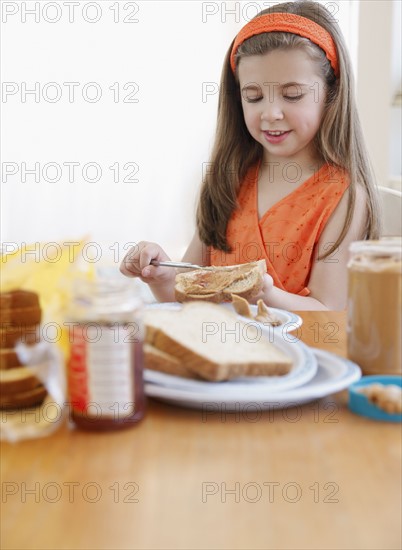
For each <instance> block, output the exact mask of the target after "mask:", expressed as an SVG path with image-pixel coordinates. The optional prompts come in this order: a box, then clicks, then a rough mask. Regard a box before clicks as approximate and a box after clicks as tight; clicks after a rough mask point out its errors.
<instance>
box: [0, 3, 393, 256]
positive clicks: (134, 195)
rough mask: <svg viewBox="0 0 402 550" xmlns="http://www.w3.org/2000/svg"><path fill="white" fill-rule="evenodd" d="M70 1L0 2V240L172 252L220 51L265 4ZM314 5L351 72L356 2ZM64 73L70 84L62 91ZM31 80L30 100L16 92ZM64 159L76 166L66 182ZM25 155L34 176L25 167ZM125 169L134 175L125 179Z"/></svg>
mask: <svg viewBox="0 0 402 550" xmlns="http://www.w3.org/2000/svg"><path fill="white" fill-rule="evenodd" d="M75 3H76V4H79V5H77V6H73V4H74V2H71V1H67V0H66V1H65V2H63V1H55V2H47V1H42V2H33V1H27V2H20V1H18V2H17V1H16V2H5V1H2V2H1V4H2V6H1V7H2V39H1V46H2V52H1V62H2V75H1V76H2V83H3V84H2V87H3V88H2V89H3V94H2V103H1V109H2V128H1V133H2V136H1V137H2V150H1V153H2V159H1V161H2V184H1V185H2V189H1V198H2V222H1V239H2V241H3V242H6V243H10V242H11V243H16V245H18V246H20V245H21V244H22V243H24V242H25V243H33V242H39V241H40V242H46V241H47V242H49V241H59V242H63V241H74V240H79V239H81V238H83V237H84V236H85V237H87V238H88V239H89V240H91V241H95V242H98V243H101V245H102V247H103V249H104V251H105V253H106V254H107V251H108V249H110V247H112V248H113V250H114V252H115V251H116V249H118V250H119V254H123V253H124V247H125V245H127V243H130V242H138V241H139V240H154V241H157V242H159V243H160V244H161V245H162V246H163V247H164V248H165V249H166V251H167V252H168V253H169V254H170V255H171V257H172V258H179V257H181V255H182V253H183V251H184V250H185V248H186V246H187V244H188V242H189V240H190V238H191V236H192V233H193V230H194V213H195V206H196V199H197V193H198V190H199V186H200V182H201V178H202V173H203V167H204V168H205V163H207V162H208V157H209V152H210V148H211V145H212V140H213V133H214V128H215V119H216V111H217V100H218V95H217V93H216V92H217V87H218V83H219V80H220V73H221V66H222V62H223V58H224V55H225V53H226V51H227V49H228V47H229V44H230V42H231V40H232V39H233V37H234V36H235V34H236V33H237V32H238V30H239V29H240V28H241V27H242V26H243V25H244V24H245V23H246V22H247V21H248V20H249V19H250V18H251V17H253V16H254V15H255V14H256V13H257V10H258V9H264V8H265V7H268V6H269V5H272V4H273V3H276V2H265V1H264V2H200V1H189V2H186V1H165V2H162V1H142V2H141V1H139V2H126V1H124V0H121V1H120V2H116V1H115V2H110V1H100V0H98V1H97V2H86V1H81V2H75ZM322 3H323V4H325V5H327V6H329V8H330V9H332V10H333V11H334V13H336V15H337V17H338V19H339V24H340V26H341V28H342V30H343V32H344V34H345V38H346V41H347V44H348V47H349V49H350V53H351V56H352V61H353V64H354V68H355V71H356V73H358V67H356V64H357V60H358V59H359V56H358V53H359V52H358V30H359V4H361V3H360V2H357V1H356V0H353V1H351V2H349V1H346V0H343V1H341V2H340V3H338V2H329V1H327V2H322ZM380 4H381V2H380ZM397 4H399V5H400V2H399V1H398V2H397ZM383 5H384V4H383ZM73 8H74V11H73ZM35 10H36V11H35ZM231 10H232V11H231ZM14 11H15V13H13V12H14ZM32 11H34V13H30V12H32ZM373 18H374V19H375V20H378V16H377V15H376V14H375V13H374V12H373ZM56 19H59V20H58V21H55V20H56ZM70 19H73V20H72V21H70ZM95 19H99V20H98V21H96V22H90V21H94V20H95ZM125 19H126V21H125ZM132 20H136V22H130V21H132ZM50 21H53V22H50ZM359 55H361V52H360V54H359ZM399 63H400V61H399ZM394 66H395V61H394ZM394 73H395V70H394ZM399 78H400V69H399V74H398V68H397V69H396V76H395V74H394V75H393V79H394V81H395V80H398V79H399ZM65 82H70V83H73V82H75V83H79V84H78V85H77V86H76V87H75V88H74V97H72V93H73V92H72V90H71V88H70V95H69V88H68V86H67V85H64V84H63V83H65ZM35 83H38V84H35ZM49 83H56V84H57V86H58V88H57V86H54V85H53V84H51V85H50V86H49ZM88 83H96V84H97V88H98V91H99V90H100V91H101V94H102V95H101V99H100V100H99V101H97V102H90V101H89V100H88V98H89V99H90V98H93V97H95V93H96V88H95V87H94V86H91V87H89V88H87V89H85V88H84V87H85V85H87V84H88ZM115 83H117V85H116V84H115ZM127 83H135V85H134V84H133V85H128V87H127V89H124V86H125V85H126V84H127ZM113 85H115V88H114V90H111V89H110V87H111V86H113ZM35 86H36V89H37V91H38V92H37V95H36V96H35V94H33V93H31V94H29V93H28V94H26V95H25V93H24V89H27V90H34V89H35ZM70 86H72V85H70ZM117 86H118V87H119V93H117ZM24 87H25V88H24ZM38 87H39V88H38ZM137 87H138V91H136V90H137ZM58 89H59V90H61V92H62V95H61V97H60V98H59V99H58V100H57V101H52V100H53V98H55V94H56V93H57V90H58ZM85 91H86V95H85V96H84V97H83V93H85ZM4 92H6V93H4ZM7 92H9V93H7ZM10 92H15V93H10ZM132 92H136V93H135V94H132V95H131V97H130V93H132ZM208 92H209V93H208ZM70 98H71V100H72V101H71V102H70ZM85 98H86V99H85ZM130 99H131V101H132V100H138V101H137V102H127V100H130ZM387 108H388V107H387ZM398 112H399V113H400V111H398ZM363 122H364V121H363ZM66 162H70V163H71V162H75V163H79V166H77V167H76V168H75V171H74V176H73V178H72V179H73V181H69V176H70V178H71V172H69V170H68V167H67V166H63V163H66ZM393 162H394V161H393ZM399 162H400V161H399ZM38 163H39V166H38ZM49 163H51V164H50V165H49V166H48V167H46V165H48V164H49ZM52 163H56V164H57V165H58V166H59V167H60V172H59V174H58V173H57V171H56V169H55V167H54V165H53V164H52ZM88 163H96V164H97V165H98V170H99V168H100V170H101V172H99V171H98V176H100V179H99V181H97V182H90V181H86V180H88V179H92V178H95V177H96V175H97V173H96V171H95V169H94V168H89V169H88V171H85V169H84V167H85V165H88ZM116 163H118V166H119V171H120V174H119V181H114V177H115V172H114V171H113V170H112V169H111V168H110V167H111V166H112V165H115V166H116ZM126 163H133V164H131V165H129V166H126V169H125V168H124V166H125V165H126ZM35 164H36V166H37V169H38V170H39V173H38V175H37V176H36V175H35V174H33V173H26V174H24V170H25V168H26V169H27V170H33V169H34V168H35ZM394 165H395V166H396V168H395V169H394V168H392V167H391V168H390V171H391V172H392V170H394V171H397V170H400V168H399V167H398V166H397V165H396V164H395V162H394ZM135 166H137V167H138V172H137V173H135V174H133V173H132V171H133V167H135ZM399 166H400V164H399ZM10 170H11V171H12V170H16V173H15V174H14V175H10V174H8V173H7V171H10ZM130 174H131V179H136V180H138V181H126V182H124V181H123V179H124V178H127V177H128V178H130ZM60 175H61V177H60V179H59V181H54V182H52V181H46V180H50V179H53V178H54V179H57V178H58V177H59V176H60ZM36 178H37V179H38V180H39V181H35V179H36ZM24 179H25V181H24ZM114 243H118V245H116V244H114ZM110 254H111V252H110Z"/></svg>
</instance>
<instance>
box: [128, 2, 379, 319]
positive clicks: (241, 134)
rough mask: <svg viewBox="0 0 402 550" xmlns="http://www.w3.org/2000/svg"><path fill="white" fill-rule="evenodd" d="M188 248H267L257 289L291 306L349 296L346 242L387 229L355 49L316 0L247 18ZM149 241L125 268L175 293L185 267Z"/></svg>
mask: <svg viewBox="0 0 402 550" xmlns="http://www.w3.org/2000/svg"><path fill="white" fill-rule="evenodd" d="M211 167H212V168H211V170H210V172H209V173H208V174H207V176H206V178H205V180H204V182H203V186H202V188H201V195H200V199H199V204H198V210H197V230H196V233H195V236H194V237H193V240H192V242H191V243H190V245H189V247H188V249H187V252H186V254H185V255H184V258H183V260H184V261H188V262H192V263H197V264H202V265H216V266H219V265H234V264H239V263H245V262H250V261H253V260H258V259H262V258H263V259H265V260H266V264H267V271H268V274H267V275H266V276H265V283H264V288H263V290H262V293H261V295H260V296H258V297H257V298H263V299H264V301H265V302H266V303H267V304H268V305H270V306H273V307H279V308H283V309H288V310H309V309H310V310H311V309H315V310H318V309H343V308H345V306H346V291H347V269H346V264H347V259H348V247H349V244H350V243H351V242H352V241H354V240H359V239H365V238H377V237H378V235H379V228H378V225H377V220H378V206H377V201H376V198H375V187H374V181H373V177H372V174H371V170H370V166H369V161H368V158H367V154H366V150H365V146H364V142H363V137H362V131H361V127H360V122H359V118H358V114H357V111H356V105H355V100H354V84H353V79H352V71H351V64H350V60H349V57H348V54H347V51H346V47H345V44H344V40H343V37H342V35H341V32H340V30H339V28H338V26H337V24H336V22H335V21H334V20H333V17H332V15H331V14H330V13H329V12H328V11H327V10H326V9H325V8H324V7H323V6H322V5H320V4H318V3H317V2H310V1H301V2H289V3H285V4H279V5H275V6H273V7H271V8H269V9H267V10H264V11H262V12H261V13H260V14H259V15H258V16H257V17H255V18H254V19H252V20H251V21H249V23H247V24H246V25H245V26H244V27H243V28H242V29H241V31H240V32H239V33H238V35H237V36H236V38H235V40H234V41H233V43H232V44H231V46H230V48H229V51H228V53H227V55H226V59H225V62H224V67H223V73H222V79H221V86H220V96H219V109H218V121H217V132H216V139H215V144H214V147H213V151H212V155H211ZM153 259H156V260H159V261H162V260H168V259H169V258H168V256H167V255H166V253H165V252H164V251H163V250H162V249H161V247H160V246H158V245H157V244H155V243H149V242H141V243H139V244H138V245H137V246H136V247H134V248H133V249H131V250H130V251H129V253H128V254H127V256H126V257H125V258H124V260H123V262H122V265H121V268H120V269H121V271H122V273H124V274H125V275H127V276H134V277H136V276H138V277H140V278H141V279H142V280H143V281H145V282H147V283H148V284H149V286H150V288H151V290H152V292H153V294H154V295H155V297H156V298H157V299H158V300H160V301H174V278H175V272H174V270H172V269H171V268H166V267H165V268H163V267H155V266H152V265H150V262H151V260H153Z"/></svg>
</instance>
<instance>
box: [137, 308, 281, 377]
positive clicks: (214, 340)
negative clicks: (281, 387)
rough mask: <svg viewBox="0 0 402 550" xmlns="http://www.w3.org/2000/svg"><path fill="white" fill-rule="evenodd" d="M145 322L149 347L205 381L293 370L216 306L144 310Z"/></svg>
mask: <svg viewBox="0 0 402 550" xmlns="http://www.w3.org/2000/svg"><path fill="white" fill-rule="evenodd" d="M144 322H145V326H146V329H147V332H146V342H147V343H148V344H151V345H152V346H154V347H155V348H157V349H158V350H160V351H163V352H165V353H167V354H169V355H171V356H173V357H175V358H176V359H177V360H178V361H179V362H180V363H182V365H184V366H185V368H186V369H188V370H189V371H191V372H193V373H194V374H196V375H198V376H199V377H201V378H203V379H206V380H211V381H221V380H230V379H232V378H236V377H239V376H272V375H283V374H287V373H288V372H290V370H291V369H292V360H291V358H290V357H288V356H287V355H286V354H285V353H283V352H282V350H280V349H279V348H277V347H276V346H275V345H273V344H271V343H270V342H269V341H268V340H267V339H266V338H265V337H264V336H263V335H262V333H261V332H260V331H259V330H258V327H257V326H256V325H255V324H253V323H246V322H244V321H242V320H240V319H239V318H238V317H237V315H236V314H235V313H233V312H232V311H229V310H227V309H225V308H223V307H220V306H218V305H216V304H211V303H203V302H189V303H186V304H184V305H183V307H182V309H180V310H178V311H172V310H163V309H161V310H158V309H149V310H147V311H146V312H145V316H144Z"/></svg>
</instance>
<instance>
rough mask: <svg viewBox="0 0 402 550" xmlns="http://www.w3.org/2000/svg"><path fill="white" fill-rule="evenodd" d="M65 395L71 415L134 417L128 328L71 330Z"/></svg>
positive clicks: (87, 326)
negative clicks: (67, 385)
mask: <svg viewBox="0 0 402 550" xmlns="http://www.w3.org/2000/svg"><path fill="white" fill-rule="evenodd" d="M72 333H73V337H72V339H71V355H70V361H69V392H70V400H71V408H72V410H73V411H74V412H76V413H78V414H80V415H84V416H87V417H90V418H91V419H95V418H114V419H116V420H117V419H124V418H127V417H129V416H131V415H132V414H133V413H134V364H133V361H134V353H133V350H134V345H133V343H132V338H131V337H130V334H131V333H132V327H130V326H129V324H128V325H120V324H115V325H111V326H109V325H103V324H99V323H86V324H79V325H75V326H74V327H73V331H72Z"/></svg>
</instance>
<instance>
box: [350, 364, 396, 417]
mask: <svg viewBox="0 0 402 550" xmlns="http://www.w3.org/2000/svg"><path fill="white" fill-rule="evenodd" d="M398 388H399V389H402V377H401V376H398V375H385V374H384V375H375V376H363V377H362V378H360V380H359V381H358V382H355V383H354V384H351V386H349V401H348V406H349V409H350V410H351V411H352V412H353V413H355V414H358V415H360V416H365V417H367V418H371V419H373V420H380V421H385V422H402V412H400V396H399V393H398ZM381 394H382V395H381ZM387 394H388V397H387ZM388 410H392V411H397V410H398V412H387V411H388Z"/></svg>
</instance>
